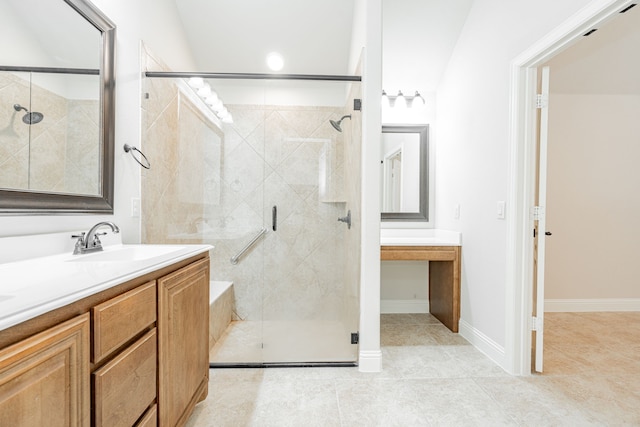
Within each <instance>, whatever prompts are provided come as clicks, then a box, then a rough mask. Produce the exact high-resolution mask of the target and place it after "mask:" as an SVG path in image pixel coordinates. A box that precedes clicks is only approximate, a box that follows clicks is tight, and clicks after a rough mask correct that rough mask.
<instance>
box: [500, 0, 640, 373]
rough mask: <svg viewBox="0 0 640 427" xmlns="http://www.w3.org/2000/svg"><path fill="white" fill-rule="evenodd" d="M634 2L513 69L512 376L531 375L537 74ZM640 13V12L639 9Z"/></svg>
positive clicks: (565, 32)
mask: <svg viewBox="0 0 640 427" xmlns="http://www.w3.org/2000/svg"><path fill="white" fill-rule="evenodd" d="M634 2H635V1H634V0H593V1H591V2H590V3H589V4H588V5H587V6H585V7H584V8H582V9H580V10H579V11H578V12H577V13H576V14H574V15H573V16H571V17H570V18H569V19H567V20H566V21H565V22H563V23H562V24H560V25H559V26H558V27H557V28H555V29H554V30H553V31H551V32H550V33H548V34H547V35H546V36H545V37H544V38H542V39H541V40H539V41H538V42H536V43H535V44H534V45H532V46H531V47H529V48H528V49H527V50H525V51H524V52H523V53H521V54H520V55H519V56H517V57H516V58H515V59H514V60H513V61H512V62H511V65H510V76H511V78H510V94H511V95H510V109H509V111H510V116H509V165H508V168H509V169H508V175H509V189H508V192H509V193H508V194H509V200H510V201H511V202H510V203H509V204H508V206H507V259H506V270H507V271H506V284H507V286H506V295H505V296H506V298H505V304H506V308H505V312H506V315H505V317H506V319H505V321H506V322H505V329H506V330H505V337H506V342H505V353H506V354H505V355H506V356H507V357H506V358H505V365H506V366H504V368H505V369H506V370H507V371H508V372H510V373H512V374H514V375H531V348H532V341H531V313H532V305H533V233H532V230H533V216H532V208H533V206H534V203H535V189H536V171H537V164H536V126H537V118H536V107H535V94H536V90H537V68H538V67H539V66H540V65H542V64H544V63H545V62H547V61H549V60H550V59H551V58H552V57H554V56H555V55H557V54H558V53H560V52H561V51H563V50H564V49H566V48H567V47H569V46H571V45H572V44H574V43H576V42H577V41H578V40H580V39H581V38H582V36H583V35H584V34H585V33H586V32H587V31H589V30H590V29H592V28H597V27H598V26H600V25H602V24H603V23H605V22H606V21H608V20H610V19H612V18H614V17H615V16H617V14H618V13H619V12H620V11H621V10H623V9H624V8H626V7H627V6H629V5H631V4H634ZM639 7H640V6H639Z"/></svg>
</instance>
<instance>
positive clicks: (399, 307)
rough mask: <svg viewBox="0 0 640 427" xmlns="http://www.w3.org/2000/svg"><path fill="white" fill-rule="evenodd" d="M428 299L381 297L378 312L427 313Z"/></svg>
mask: <svg viewBox="0 0 640 427" xmlns="http://www.w3.org/2000/svg"><path fill="white" fill-rule="evenodd" d="M428 312H429V300H428V299H383V300H381V301H380V313H382V314H392V313H428Z"/></svg>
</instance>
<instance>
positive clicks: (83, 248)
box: [71, 221, 120, 255]
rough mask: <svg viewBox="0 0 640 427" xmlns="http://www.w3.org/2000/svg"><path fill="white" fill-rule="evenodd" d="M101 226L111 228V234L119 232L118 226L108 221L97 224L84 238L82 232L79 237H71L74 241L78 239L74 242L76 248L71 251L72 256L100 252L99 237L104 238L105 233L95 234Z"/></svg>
mask: <svg viewBox="0 0 640 427" xmlns="http://www.w3.org/2000/svg"><path fill="white" fill-rule="evenodd" d="M102 226H108V227H111V231H112V232H113V233H119V232H120V229H119V228H118V226H117V225H115V224H114V223H113V222H110V221H103V222H99V223H97V224H96V225H94V226H93V227H91V228H90V229H89V231H88V232H87V233H86V237H85V233H84V232H82V233H81V234H79V235H77V234H76V235H73V236H71V237H72V238H74V239H78V240H77V241H76V246H75V248H74V249H73V254H74V255H79V254H86V253H90V252H99V251H101V250H102V242H101V241H100V238H99V236H104V235H105V234H107V233H97V231H98V229H99V228H100V227H102Z"/></svg>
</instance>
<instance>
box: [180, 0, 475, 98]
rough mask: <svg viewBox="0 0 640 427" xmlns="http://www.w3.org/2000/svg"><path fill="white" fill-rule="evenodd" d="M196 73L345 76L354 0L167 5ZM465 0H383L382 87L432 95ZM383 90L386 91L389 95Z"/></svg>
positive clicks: (183, 0)
mask: <svg viewBox="0 0 640 427" xmlns="http://www.w3.org/2000/svg"><path fill="white" fill-rule="evenodd" d="M175 1H176V5H177V8H178V11H179V13H180V16H181V19H182V22H183V24H184V28H185V31H186V33H187V39H188V40H189V43H190V45H191V48H192V52H193V54H194V56H195V58H196V62H197V66H198V67H199V69H200V70H201V71H215V72H248V73H265V72H269V70H268V69H267V67H266V64H265V57H266V55H267V54H268V53H269V52H271V51H278V52H280V53H281V54H282V55H283V56H284V58H285V66H284V69H283V70H282V71H280V72H281V73H294V74H298V73H299V74H350V72H349V71H350V70H349V69H348V66H349V53H350V43H351V32H352V27H353V15H354V3H355V1H354V0H322V1H316V0H271V1H269V2H265V1H264V0H236V1H229V0H175ZM471 3H472V0H455V1H451V0H447V1H445V0H383V34H382V36H383V63H384V65H383V81H384V85H383V86H384V87H385V88H389V89H388V90H395V91H397V90H398V89H403V90H406V91H409V90H410V91H413V90H419V91H422V92H430V91H435V88H436V86H437V84H438V83H439V81H440V78H441V76H442V73H443V72H444V68H445V66H446V64H447V62H448V60H449V57H450V56H451V52H452V50H453V48H454V46H455V43H456V41H457V39H458V34H459V32H460V30H461V28H462V26H463V25H464V21H465V19H466V16H467V14H468V11H469V8H470V7H471ZM390 93H391V92H390Z"/></svg>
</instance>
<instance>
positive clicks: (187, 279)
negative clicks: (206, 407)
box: [158, 259, 209, 427]
mask: <svg viewBox="0 0 640 427" xmlns="http://www.w3.org/2000/svg"><path fill="white" fill-rule="evenodd" d="M208 310H209V260H208V259H205V260H201V261H198V262H195V263H193V264H191V265H189V266H187V267H184V268H182V269H180V270H178V271H176V272H174V273H171V274H169V275H167V276H165V277H162V278H160V279H158V330H159V342H158V349H159V352H158V359H159V360H158V361H159V365H158V366H159V369H160V375H159V377H158V380H159V403H158V406H159V412H160V427H165V426H171V427H173V426H182V425H184V424H185V423H186V422H187V419H188V418H189V416H190V415H191V412H192V411H193V408H194V406H195V404H196V403H198V402H199V401H201V400H203V399H204V398H205V397H206V396H207V391H208V384H209V316H208V313H209V311H208Z"/></svg>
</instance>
